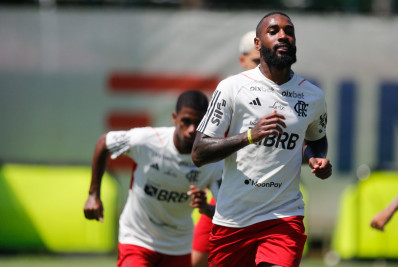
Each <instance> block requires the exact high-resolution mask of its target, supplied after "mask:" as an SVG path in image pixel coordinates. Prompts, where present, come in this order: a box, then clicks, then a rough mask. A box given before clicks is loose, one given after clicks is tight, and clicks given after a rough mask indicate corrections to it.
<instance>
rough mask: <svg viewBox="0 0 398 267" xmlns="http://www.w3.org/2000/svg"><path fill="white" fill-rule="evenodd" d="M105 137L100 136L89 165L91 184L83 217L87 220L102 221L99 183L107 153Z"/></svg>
mask: <svg viewBox="0 0 398 267" xmlns="http://www.w3.org/2000/svg"><path fill="white" fill-rule="evenodd" d="M105 140H106V135H102V136H101V137H100V138H99V139H98V141H97V144H96V146H95V150H94V155H93V161H92V164H91V184H90V189H89V195H88V199H87V201H86V204H85V205H84V215H85V217H86V218H87V219H96V220H97V221H101V222H102V221H103V217H104V215H103V206H102V202H101V181H102V176H103V175H104V172H105V168H106V162H107V160H108V156H109V151H108V149H107V148H106V143H105Z"/></svg>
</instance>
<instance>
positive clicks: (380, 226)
mask: <svg viewBox="0 0 398 267" xmlns="http://www.w3.org/2000/svg"><path fill="white" fill-rule="evenodd" d="M390 219H391V216H390V214H389V213H388V212H387V211H386V210H382V211H380V212H379V213H377V214H376V215H375V216H374V217H373V219H372V221H371V222H370V226H371V227H373V228H375V229H377V230H380V231H384V225H386V223H388V221H389V220H390Z"/></svg>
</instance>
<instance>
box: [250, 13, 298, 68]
mask: <svg viewBox="0 0 398 267" xmlns="http://www.w3.org/2000/svg"><path fill="white" fill-rule="evenodd" d="M260 33H261V34H260V36H259V38H256V49H257V50H259V51H260V55H261V58H262V59H263V60H264V61H265V62H266V63H267V64H269V65H271V66H275V67H277V68H285V67H290V66H291V65H292V64H293V63H294V62H296V37H295V33H294V25H293V23H292V22H291V21H290V19H289V18H287V17H285V16H283V15H279V14H275V15H272V16H270V17H267V18H265V19H264V21H263V23H262V25H261V28H260Z"/></svg>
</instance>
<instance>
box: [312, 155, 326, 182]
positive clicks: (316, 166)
mask: <svg viewBox="0 0 398 267" xmlns="http://www.w3.org/2000/svg"><path fill="white" fill-rule="evenodd" d="M308 165H309V166H310V168H311V169H312V170H311V172H312V173H313V174H315V176H316V177H318V178H320V179H322V180H323V179H327V178H329V177H330V176H331V175H332V164H330V161H329V160H328V159H324V158H310V159H309V160H308Z"/></svg>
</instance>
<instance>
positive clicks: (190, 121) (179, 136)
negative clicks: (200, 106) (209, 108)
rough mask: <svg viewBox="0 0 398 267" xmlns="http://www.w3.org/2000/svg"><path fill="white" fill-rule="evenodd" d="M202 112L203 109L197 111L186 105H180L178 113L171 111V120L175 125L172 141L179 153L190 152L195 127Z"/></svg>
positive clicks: (200, 118) (201, 116)
mask: <svg viewBox="0 0 398 267" xmlns="http://www.w3.org/2000/svg"><path fill="white" fill-rule="evenodd" d="M204 114H205V112H204V111H197V110H195V109H192V108H188V107H182V108H181V110H180V111H179V112H178V113H175V112H174V113H173V121H174V124H175V126H176V131H175V133H174V142H175V144H176V146H177V149H178V150H179V152H180V153H191V150H192V146H193V142H194V141H195V136H196V128H197V127H198V125H199V123H200V121H201V120H202V118H203V116H204Z"/></svg>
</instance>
